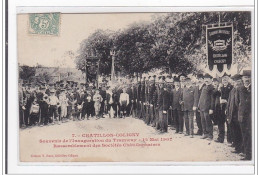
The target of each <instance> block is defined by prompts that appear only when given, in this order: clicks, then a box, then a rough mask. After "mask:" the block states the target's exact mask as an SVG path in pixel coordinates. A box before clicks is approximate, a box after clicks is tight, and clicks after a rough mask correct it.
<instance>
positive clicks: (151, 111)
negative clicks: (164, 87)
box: [148, 75, 156, 125]
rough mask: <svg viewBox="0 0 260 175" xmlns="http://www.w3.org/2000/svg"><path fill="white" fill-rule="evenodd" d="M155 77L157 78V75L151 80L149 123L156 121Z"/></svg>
mask: <svg viewBox="0 0 260 175" xmlns="http://www.w3.org/2000/svg"><path fill="white" fill-rule="evenodd" d="M155 78H156V75H154V76H153V77H151V80H150V87H149V100H148V103H149V112H148V114H149V119H150V120H149V122H148V124H151V125H152V124H153V123H154V119H155V117H154V98H153V97H154V93H155V90H156V89H155Z"/></svg>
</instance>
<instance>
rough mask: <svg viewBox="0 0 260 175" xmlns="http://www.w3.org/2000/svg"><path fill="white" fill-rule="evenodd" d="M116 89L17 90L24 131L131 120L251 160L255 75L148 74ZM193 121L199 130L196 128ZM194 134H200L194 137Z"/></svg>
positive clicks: (69, 85)
mask: <svg viewBox="0 0 260 175" xmlns="http://www.w3.org/2000/svg"><path fill="white" fill-rule="evenodd" d="M127 80H128V81H122V82H120V83H118V84H116V85H115V84H114V85H113V82H112V83H107V82H106V83H103V84H101V85H99V86H100V87H98V88H97V87H95V85H94V84H93V83H87V84H83V83H81V84H79V83H77V82H73V81H70V82H65V81H60V82H57V83H55V84H46V83H40V84H35V85H32V84H29V83H26V84H22V85H21V86H19V100H20V104H19V110H20V127H21V128H26V127H29V128H30V127H32V126H44V125H54V124H61V123H63V122H68V121H70V120H71V121H72V120H73V121H75V120H77V121H78V120H89V119H90V118H94V119H96V120H98V119H101V118H105V116H108V117H109V118H122V119H125V117H133V118H137V119H141V120H143V121H144V122H145V123H146V124H147V125H150V126H151V127H154V128H155V129H156V130H158V132H162V133H163V132H168V129H172V130H175V133H176V134H184V135H185V136H189V137H191V138H193V137H194V135H199V136H201V139H208V140H213V125H217V127H218V137H217V138H215V142H218V143H223V142H224V140H225V138H226V141H227V142H228V143H229V145H230V146H231V147H234V151H233V152H234V153H237V154H240V155H241V156H242V157H243V158H242V159H243V160H251V158H252V155H251V154H252V149H251V147H252V133H251V132H252V131H251V128H252V123H251V71H248V70H245V71H243V74H242V75H239V74H236V75H233V76H230V75H227V74H226V73H225V74H224V75H223V76H222V77H219V78H213V77H212V76H211V75H209V74H205V75H203V74H197V75H196V76H192V77H190V76H186V75H185V74H180V75H178V76H172V75H159V76H158V75H147V76H141V77H137V78H136V77H132V78H127ZM194 120H195V121H196V125H195V126H196V128H194ZM195 129H196V132H195Z"/></svg>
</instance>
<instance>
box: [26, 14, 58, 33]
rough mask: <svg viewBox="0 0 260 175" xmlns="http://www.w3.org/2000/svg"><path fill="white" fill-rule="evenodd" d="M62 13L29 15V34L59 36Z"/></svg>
mask: <svg viewBox="0 0 260 175" xmlns="http://www.w3.org/2000/svg"><path fill="white" fill-rule="evenodd" d="M59 29H60V13H32V14H29V34H39V35H54V36H58V35H59Z"/></svg>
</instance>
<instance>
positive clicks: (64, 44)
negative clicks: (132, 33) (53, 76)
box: [17, 13, 154, 68]
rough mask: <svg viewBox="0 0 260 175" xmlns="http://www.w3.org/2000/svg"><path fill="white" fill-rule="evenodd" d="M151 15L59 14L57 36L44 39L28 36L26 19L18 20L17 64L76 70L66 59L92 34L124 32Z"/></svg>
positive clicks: (37, 36) (27, 20) (146, 19)
mask: <svg viewBox="0 0 260 175" xmlns="http://www.w3.org/2000/svg"><path fill="white" fill-rule="evenodd" d="M153 15H154V13H132V14H130V13H124V14H123V13H121V14H120V13H118V14H61V23H60V35H59V36H44V35H31V34H29V33H28V28H29V25H28V24H29V15H28V14H19V15H18V17H17V44H18V54H17V57H18V63H19V64H20V65H28V66H34V65H36V64H37V63H38V64H40V65H43V66H50V67H55V66H60V67H71V68H74V67H75V63H74V57H69V56H66V54H65V53H66V52H67V51H72V52H74V53H77V50H78V49H79V47H80V43H81V41H82V40H84V39H86V38H88V36H90V35H91V34H92V33H93V32H95V30H97V29H103V30H107V29H109V30H114V31H117V30H119V29H124V28H127V27H128V26H129V25H130V24H132V23H134V22H140V21H150V20H151V19H152V16H153Z"/></svg>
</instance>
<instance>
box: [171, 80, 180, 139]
mask: <svg viewBox="0 0 260 175" xmlns="http://www.w3.org/2000/svg"><path fill="white" fill-rule="evenodd" d="M180 86H181V85H180V80H179V79H178V78H175V80H174V89H173V92H172V100H171V101H172V104H171V106H172V112H173V113H172V114H173V118H174V120H175V121H174V123H175V128H176V133H180V134H182V132H183V112H182V111H181V105H180V102H181V96H182V90H181V88H180Z"/></svg>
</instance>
